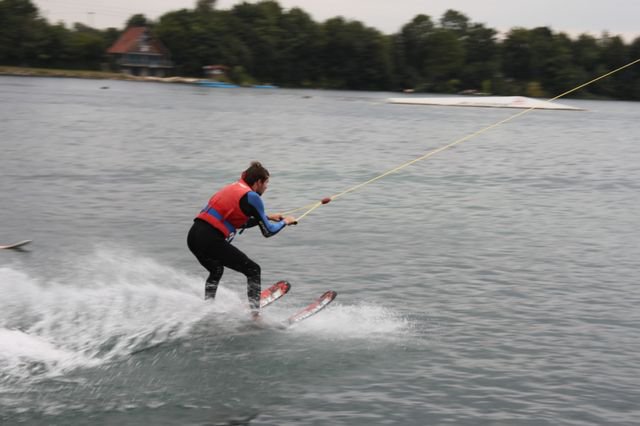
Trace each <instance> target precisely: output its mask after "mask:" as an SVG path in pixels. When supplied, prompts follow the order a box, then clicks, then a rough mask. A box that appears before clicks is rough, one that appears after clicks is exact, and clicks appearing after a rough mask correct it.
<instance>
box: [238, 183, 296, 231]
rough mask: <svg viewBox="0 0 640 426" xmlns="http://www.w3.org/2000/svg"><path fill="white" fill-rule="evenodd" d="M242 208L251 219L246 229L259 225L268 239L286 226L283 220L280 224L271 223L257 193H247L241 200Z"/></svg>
mask: <svg viewBox="0 0 640 426" xmlns="http://www.w3.org/2000/svg"><path fill="white" fill-rule="evenodd" d="M240 208H241V209H242V211H243V212H244V214H246V215H247V216H249V218H250V219H249V221H248V222H247V224H246V226H245V227H247V228H250V227H252V226H255V225H259V226H260V231H262V235H264V236H265V237H267V238H268V237H271V236H273V235H275V234H277V233H278V232H280V230H281V229H282V228H284V227H285V226H286V222H285V221H284V220H281V221H280V222H271V221H270V220H269V219H268V218H267V215H266V213H265V212H264V203H263V202H262V198H260V195H258V193H257V192H254V191H250V192H247V193H246V194H245V195H244V196H243V197H242V198H241V199H240Z"/></svg>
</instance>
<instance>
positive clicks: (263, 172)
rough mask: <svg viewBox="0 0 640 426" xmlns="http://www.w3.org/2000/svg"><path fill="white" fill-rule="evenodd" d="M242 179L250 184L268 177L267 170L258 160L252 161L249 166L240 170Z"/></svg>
mask: <svg viewBox="0 0 640 426" xmlns="http://www.w3.org/2000/svg"><path fill="white" fill-rule="evenodd" d="M242 179H243V180H244V181H245V182H247V184H248V185H249V186H251V185H253V184H254V183H256V182H257V181H259V180H261V181H265V180H267V179H269V170H267V169H265V168H264V167H263V166H262V164H260V162H259V161H252V162H251V165H250V166H249V168H248V169H247V170H245V171H244V172H242Z"/></svg>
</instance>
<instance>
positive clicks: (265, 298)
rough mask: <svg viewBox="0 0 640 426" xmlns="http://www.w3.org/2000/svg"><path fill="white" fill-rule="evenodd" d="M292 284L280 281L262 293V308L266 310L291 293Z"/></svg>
mask: <svg viewBox="0 0 640 426" xmlns="http://www.w3.org/2000/svg"><path fill="white" fill-rule="evenodd" d="M290 288H291V284H289V283H288V282H286V281H278V282H277V283H275V284H274V285H272V286H271V287H269V288H267V289H265V290H262V292H260V308H264V307H265V306H268V305H270V304H272V303H273V302H275V301H276V300H278V299H280V298H281V297H282V296H284V295H285V294H287V293H288V292H289V289H290Z"/></svg>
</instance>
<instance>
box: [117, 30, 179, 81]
mask: <svg viewBox="0 0 640 426" xmlns="http://www.w3.org/2000/svg"><path fill="white" fill-rule="evenodd" d="M107 54H109V55H110V56H112V57H113V58H114V60H115V63H116V65H117V67H118V69H119V70H120V71H121V72H124V73H127V74H131V75H139V76H154V77H165V76H166V75H167V74H168V73H169V72H170V71H171V69H172V68H173V63H172V62H171V60H170V57H171V55H170V54H169V50H168V49H167V48H166V47H165V46H164V45H163V44H162V43H161V42H160V40H158V39H155V38H153V37H152V36H151V34H150V32H149V29H148V28H147V27H129V28H127V29H126V30H125V32H124V33H123V34H122V35H121V36H120V38H119V39H118V40H116V42H115V43H113V45H112V46H111V47H110V48H109V49H107Z"/></svg>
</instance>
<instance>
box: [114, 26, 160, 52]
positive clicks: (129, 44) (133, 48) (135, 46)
mask: <svg viewBox="0 0 640 426" xmlns="http://www.w3.org/2000/svg"><path fill="white" fill-rule="evenodd" d="M146 31H147V28H146V27H130V28H127V30H126V31H125V32H124V33H123V34H122V35H121V36H120V38H119V39H118V40H116V42H115V43H113V45H112V46H111V47H110V48H109V49H108V50H107V53H121V54H122V53H130V52H139V53H158V54H166V53H167V50H166V48H165V47H164V46H163V45H162V43H160V41H158V40H154V39H152V38H149V40H148V41H147V45H148V46H149V48H148V50H146V51H142V50H141V49H140V45H141V43H140V42H141V40H142V37H143V36H144V34H145V32H146Z"/></svg>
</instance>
